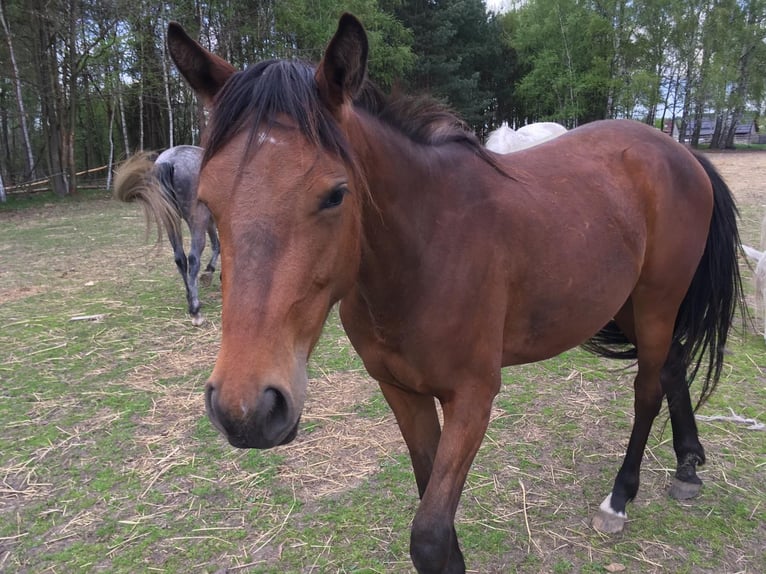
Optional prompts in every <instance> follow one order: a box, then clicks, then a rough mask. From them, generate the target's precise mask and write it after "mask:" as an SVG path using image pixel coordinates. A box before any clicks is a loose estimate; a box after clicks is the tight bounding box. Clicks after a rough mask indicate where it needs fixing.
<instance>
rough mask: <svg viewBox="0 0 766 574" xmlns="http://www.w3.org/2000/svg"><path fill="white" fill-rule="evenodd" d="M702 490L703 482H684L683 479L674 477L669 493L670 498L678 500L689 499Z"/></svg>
mask: <svg viewBox="0 0 766 574" xmlns="http://www.w3.org/2000/svg"><path fill="white" fill-rule="evenodd" d="M700 490H702V484H701V483H700V484H696V483H694V482H684V481H683V480H678V479H677V478H674V479H673V482H671V483H670V488H669V489H668V495H669V496H670V498H675V499H676V500H689V499H690V498H694V497H695V496H697V495H698V494H699V493H700Z"/></svg>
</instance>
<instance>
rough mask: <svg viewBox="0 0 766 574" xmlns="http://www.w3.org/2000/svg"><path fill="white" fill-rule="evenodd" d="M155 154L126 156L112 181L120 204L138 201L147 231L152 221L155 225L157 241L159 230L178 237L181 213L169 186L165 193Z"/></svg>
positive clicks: (165, 185) (161, 173) (140, 153)
mask: <svg viewBox="0 0 766 574" xmlns="http://www.w3.org/2000/svg"><path fill="white" fill-rule="evenodd" d="M156 157H157V154H153V153H149V152H138V153H136V154H134V155H132V156H131V157H129V158H128V159H127V160H125V162H123V164H122V165H121V166H120V167H119V168H118V170H117V172H116V174H115V178H114V197H115V199H118V200H119V201H124V202H125V203H131V202H133V201H138V202H139V203H141V206H142V207H143V208H144V217H145V219H146V224H147V228H149V227H151V224H152V222H154V223H155V224H156V225H157V241H159V240H160V239H161V237H162V231H163V230H165V231H166V232H167V233H168V234H171V233H172V234H174V235H178V234H179V233H180V231H181V214H180V213H179V211H178V206H177V204H176V201H175V197H174V194H173V192H172V186H171V187H170V188H169V189H168V190H166V189H165V188H166V187H167V182H166V181H161V178H162V179H167V178H166V177H163V176H166V175H167V174H164V172H163V171H162V170H161V169H158V168H160V167H161V166H156V165H155V163H154V160H155V159H156Z"/></svg>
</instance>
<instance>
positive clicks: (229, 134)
mask: <svg viewBox="0 0 766 574" xmlns="http://www.w3.org/2000/svg"><path fill="white" fill-rule="evenodd" d="M344 22H345V23H344ZM168 45H169V48H170V53H171V55H172V56H173V59H174V61H175V63H176V65H177V67H178V69H179V70H180V71H181V73H182V74H183V75H184V77H185V78H186V79H187V80H188V82H189V84H190V85H191V86H192V87H193V88H194V90H195V91H196V92H197V94H198V95H199V96H200V97H201V98H202V99H203V100H204V101H205V103H206V104H207V105H208V106H209V107H210V108H211V112H212V114H211V120H210V125H209V127H208V131H207V133H206V135H205V142H204V144H205V148H206V152H205V159H204V161H203V166H202V170H201V172H200V180H199V200H200V201H202V202H204V203H205V204H206V205H207V206H208V208H209V209H210V211H211V212H212V213H213V216H214V217H215V221H216V224H217V226H218V229H219V232H220V238H221V272H222V289H223V320H222V322H223V333H222V340H221V349H220V352H219V353H218V358H217V360H216V364H215V369H214V370H213V373H212V375H211V377H210V380H209V382H208V383H207V392H206V404H207V411H208V414H209V416H210V419H211V420H212V422H213V424H214V425H215V426H216V427H217V428H218V429H219V430H220V431H221V432H222V433H223V434H224V435H225V436H226V437H227V438H228V440H229V442H230V443H231V444H232V445H234V446H237V447H255V448H269V447H272V446H275V445H279V444H285V443H288V442H290V441H291V440H292V439H293V438H294V437H295V435H296V432H297V427H298V421H299V419H300V416H301V411H302V409H303V404H304V400H305V396H306V384H307V375H306V361H307V359H308V356H309V353H310V352H311V350H312V348H313V347H314V345H315V343H316V341H317V339H318V338H319V335H320V332H321V329H322V325H323V323H324V320H325V318H326V317H327V314H328V312H329V310H330V308H331V307H332V305H333V304H334V303H336V302H337V301H338V300H339V299H340V298H341V297H342V296H343V295H344V294H345V293H346V292H347V291H348V290H349V289H350V288H351V286H352V285H353V282H354V280H355V278H356V274H357V270H358V265H359V257H360V241H361V240H360V207H361V205H360V204H361V202H362V201H363V195H364V193H365V190H366V187H365V184H364V181H363V179H362V178H361V177H360V175H359V172H358V169H356V167H355V162H354V161H353V158H352V155H351V153H350V151H349V149H348V144H347V142H346V140H345V139H344V137H343V136H342V134H341V131H340V129H339V126H338V122H339V121H340V120H341V118H342V117H343V114H344V110H345V109H346V106H349V105H351V102H350V96H349V94H352V93H353V92H355V91H356V90H357V89H358V88H359V87H360V85H361V83H362V81H363V80H364V74H365V64H366V46H367V44H366V36H365V34H364V30H363V29H362V28H361V25H360V24H359V23H358V21H356V20H355V19H353V17H344V19H343V20H342V22H341V29H340V30H339V33H338V35H336V38H335V39H334V40H333V43H332V44H331V48H330V49H328V55H327V56H326V57H325V60H324V61H323V63H322V64H321V65H320V67H319V69H318V71H317V70H315V69H314V68H313V67H312V66H309V65H307V64H304V63H299V62H294V61H277V60H274V61H267V62H261V63H259V64H256V65H254V66H252V67H250V68H248V69H247V70H246V71H243V72H235V70H234V68H233V67H232V66H231V65H229V64H228V63H226V62H225V61H223V60H221V59H220V58H218V57H217V56H215V55H213V54H211V53H209V52H208V51H206V50H205V49H203V48H202V47H201V46H199V45H198V44H197V43H196V42H194V41H193V40H192V39H191V38H189V37H188V36H187V35H186V33H185V32H184V31H183V29H182V28H181V27H180V26H178V25H177V24H171V26H170V28H169V29H168ZM350 45H353V47H355V48H357V51H359V52H361V53H363V55H364V58H359V59H358V62H357V66H356V67H355V71H354V72H353V73H351V74H349V73H345V74H339V73H337V71H336V70H340V69H343V70H347V69H348V66H345V65H344V66H336V64H335V60H336V58H338V57H342V53H341V52H344V50H347V48H348V47H349V46H350ZM332 46H335V48H332ZM359 48H361V50H359Z"/></svg>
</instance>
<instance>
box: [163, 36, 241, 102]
mask: <svg viewBox="0 0 766 574" xmlns="http://www.w3.org/2000/svg"><path fill="white" fill-rule="evenodd" d="M168 51H169V52H170V56H171V57H172V58H173V62H175V65H176V68H178V71H179V72H181V75H182V76H183V77H184V78H186V81H187V82H189V85H190V86H191V87H192V89H193V90H194V91H195V92H196V93H197V95H198V96H200V97H201V98H202V100H203V101H204V102H205V104H206V105H207V104H210V102H211V101H212V100H213V98H214V97H215V95H216V94H217V93H218V90H220V89H221V88H222V87H223V85H224V84H225V83H226V80H228V79H229V76H231V75H232V74H233V73H234V72H236V69H235V68H234V66H232V65H231V64H229V63H228V62H227V61H226V60H224V59H223V58H219V57H218V56H216V55H215V54H213V53H211V52H208V51H207V50H205V48H203V47H202V46H200V45H199V44H198V43H197V42H195V41H194V40H192V39H191V38H190V37H189V35H188V34H187V33H186V31H185V30H184V29H183V28H182V27H181V25H180V24H178V23H177V22H171V23H170V24H169V25H168Z"/></svg>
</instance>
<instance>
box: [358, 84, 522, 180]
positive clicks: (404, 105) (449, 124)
mask: <svg viewBox="0 0 766 574" xmlns="http://www.w3.org/2000/svg"><path fill="white" fill-rule="evenodd" d="M354 103H355V104H356V106H357V108H361V109H362V110H364V111H366V112H367V113H369V114H371V115H373V116H375V117H377V118H378V119H379V120H380V121H382V122H383V123H385V124H387V125H389V126H391V127H393V128H394V129H396V130H397V131H399V132H401V133H402V134H404V135H405V136H407V137H408V138H409V139H411V140H412V141H414V142H417V143H420V144H423V145H429V146H440V145H445V144H448V143H457V144H460V145H463V146H465V147H467V148H468V149H470V150H472V151H473V152H474V153H476V154H477V155H478V156H480V157H481V158H482V159H483V160H484V161H486V162H487V163H489V164H491V165H492V166H493V167H494V168H495V169H497V170H498V171H500V172H502V173H503V174H504V175H508V174H506V173H505V171H504V170H503V169H502V168H501V167H500V166H499V165H498V164H497V162H496V161H495V160H494V158H493V157H492V156H491V155H490V154H489V153H488V152H487V149H486V148H485V147H484V145H483V144H482V143H481V141H479V138H477V137H476V134H475V133H474V132H473V131H471V128H470V127H469V126H468V124H466V123H465V122H464V121H463V120H462V119H460V118H459V117H458V116H457V115H456V114H455V113H454V112H453V111H452V110H451V109H450V108H449V107H447V106H446V105H444V104H443V103H441V102H440V101H438V100H436V99H434V98H433V97H431V96H426V95H420V96H412V95H406V94H401V93H400V94H396V95H392V96H386V95H385V94H383V92H382V91H381V90H380V89H379V88H378V87H377V86H376V85H375V84H373V83H372V82H370V81H369V80H368V81H366V82H365V85H364V87H363V88H362V90H361V93H360V94H359V95H358V96H357V98H356V99H355V100H354Z"/></svg>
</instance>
